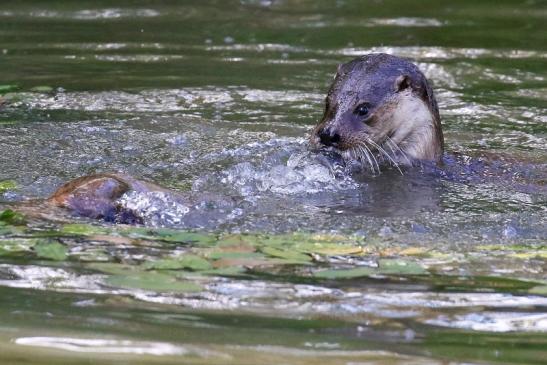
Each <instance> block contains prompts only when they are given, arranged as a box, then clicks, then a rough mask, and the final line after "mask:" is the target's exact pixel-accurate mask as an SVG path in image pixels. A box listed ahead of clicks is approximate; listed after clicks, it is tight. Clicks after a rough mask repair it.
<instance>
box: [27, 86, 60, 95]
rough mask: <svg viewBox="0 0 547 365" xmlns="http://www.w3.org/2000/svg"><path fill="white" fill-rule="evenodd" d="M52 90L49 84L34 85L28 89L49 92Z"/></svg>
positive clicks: (36, 91)
mask: <svg viewBox="0 0 547 365" xmlns="http://www.w3.org/2000/svg"><path fill="white" fill-rule="evenodd" d="M54 90H55V89H54V88H52V87H51V86H47V85H42V86H34V87H33V88H31V89H30V91H32V92H35V93H51V92H53V91H54Z"/></svg>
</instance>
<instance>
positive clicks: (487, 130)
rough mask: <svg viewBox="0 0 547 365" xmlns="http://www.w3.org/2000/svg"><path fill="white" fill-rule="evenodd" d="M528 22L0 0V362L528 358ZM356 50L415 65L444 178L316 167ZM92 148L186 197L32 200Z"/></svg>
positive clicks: (362, 6)
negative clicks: (114, 203)
mask: <svg viewBox="0 0 547 365" xmlns="http://www.w3.org/2000/svg"><path fill="white" fill-rule="evenodd" d="M546 24H547V6H546V4H545V2H542V1H458V2H454V1H344V0H338V1H298V0H292V1H291V0H277V1H276V0H262V1H260V0H241V1H162V2H161V4H159V3H156V2H151V1H115V2H114V1H78V2H72V1H47V2H43V1H24V2H20V1H3V2H2V4H1V5H0V70H1V72H0V95H2V96H0V211H2V210H4V209H14V210H17V211H19V212H20V213H21V214H22V215H18V214H14V213H12V212H11V211H6V212H4V213H2V215H0V363H2V364H107V363H128V364H129V363H131V364H133V363H143V364H149V363H152V364H154V363H158V364H170V363H187V364H317V363H320V364H365V363H366V364H446V363H457V364H459V363H462V364H463V363H477V364H491V363H495V364H498V363H499V364H542V363H544V362H545V360H544V359H545V358H546V357H547V351H546V349H547V336H546V332H547V279H546V272H547V269H546V267H547V265H546V264H547V261H546V260H547V246H546V242H547V229H546V228H545V227H547V214H546V212H547V204H546V202H547V191H546V189H545V182H546V181H547V174H546V171H547V149H546V146H547V144H546V138H547V128H546V123H547V117H546V115H547V113H546V111H547V83H546V78H547V67H546V63H545V61H546V59H547V43H546V42H545V34H547V25H546ZM369 52H387V53H392V54H396V55H399V56H403V57H408V58H410V59H411V60H413V61H414V62H415V63H416V64H417V65H418V66H419V67H420V68H421V69H422V70H423V71H424V73H425V74H426V75H427V77H428V78H429V79H430V80H431V82H432V84H433V87H434V90H435V93H436V96H437V99H438V102H439V107H440V111H441V117H442V121H443V130H444V134H445V140H446V143H447V148H446V149H447V161H451V160H455V161H456V162H452V163H448V164H447V167H446V172H447V176H448V177H439V176H438V175H434V176H432V175H431V174H428V173H427V172H423V171H414V172H413V171H410V172H408V173H407V174H406V175H405V176H400V175H399V174H398V173H397V172H394V171H387V172H385V173H383V174H382V175H380V176H378V177H366V178H365V179H364V180H363V181H353V180H352V179H349V180H347V181H342V182H340V181H335V179H330V180H321V179H319V178H318V177H317V175H315V173H318V172H320V171H321V170H317V169H318V168H319V167H317V166H315V165H313V164H312V162H313V160H312V159H311V157H309V156H308V155H307V154H305V152H303V151H304V150H305V138H304V136H305V135H306V133H307V132H308V131H309V130H310V129H311V128H312V126H313V125H314V124H315V123H316V122H317V121H318V120H319V118H320V117H321V114H322V107H323V106H322V101H323V99H324V95H325V92H326V89H327V87H328V85H329V83H330V81H331V80H332V76H333V74H334V72H335V70H336V66H337V65H338V64H339V63H342V62H346V61H348V60H350V59H351V58H353V57H356V56H358V55H361V54H365V53H369ZM455 153H457V155H454V154H455ZM454 156H457V157H454ZM485 159H486V160H487V161H494V162H493V163H492V164H483V162H482V161H484V160H485ZM299 161H300V162H299ZM301 161H304V164H309V165H310V166H312V167H313V168H315V170H314V169H313V168H312V169H311V170H302V169H303V167H302V166H301V164H300V163H301ZM299 164H300V165H299ZM104 171H121V172H124V173H127V174H130V175H133V176H135V177H138V178H142V179H148V180H151V181H154V182H156V183H159V184H162V185H165V186H168V187H169V188H171V189H175V190H177V191H180V192H182V193H183V194H185V196H188V197H190V198H189V202H188V204H187V205H188V207H189V213H187V214H186V213H185V214H182V218H181V215H180V214H179V212H180V209H182V208H185V206H182V207H181V206H180V205H177V204H176V202H175V203H174V202H172V201H169V200H168V201H161V200H152V201H151V202H150V201H147V200H138V199H141V198H142V197H133V198H134V199H136V201H139V202H147V203H149V204H151V207H152V208H154V207H158V206H159V207H160V208H161V211H162V212H164V214H163V215H151V216H150V220H149V222H148V223H149V224H148V225H147V226H146V227H124V226H120V227H116V226H112V225H109V224H107V223H103V222H91V221H88V220H85V219H79V218H77V217H72V216H70V215H69V214H67V213H66V212H63V211H55V210H51V208H47V207H44V206H42V205H40V199H43V198H45V197H47V196H48V195H49V194H50V193H51V192H53V191H54V190H55V189H56V187H58V186H59V185H60V184H61V183H63V182H64V181H67V180H68V179H71V178H74V177H77V176H81V175H85V174H89V173H95V172H104ZM302 171H304V172H302ZM306 174H307V175H306ZM27 201H31V202H30V203H29V202H27ZM149 208H150V207H149ZM177 209H179V210H177ZM189 230H191V232H189Z"/></svg>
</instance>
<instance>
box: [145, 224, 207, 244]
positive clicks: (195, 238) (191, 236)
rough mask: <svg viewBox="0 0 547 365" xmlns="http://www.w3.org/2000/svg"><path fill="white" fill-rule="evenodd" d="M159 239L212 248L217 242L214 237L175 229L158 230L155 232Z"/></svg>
mask: <svg viewBox="0 0 547 365" xmlns="http://www.w3.org/2000/svg"><path fill="white" fill-rule="evenodd" d="M155 232H156V233H157V235H158V236H159V238H160V239H161V240H163V241H167V242H176V243H189V244H197V245H202V246H210V245H212V244H213V243H215V242H216V241H217V239H216V237H215V236H213V235H208V234H203V233H194V232H183V231H182V232H181V231H178V230H174V229H165V228H162V229H158V230H156V231H155Z"/></svg>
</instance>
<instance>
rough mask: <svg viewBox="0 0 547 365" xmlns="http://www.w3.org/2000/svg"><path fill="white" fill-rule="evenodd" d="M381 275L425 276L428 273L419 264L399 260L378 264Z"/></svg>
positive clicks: (389, 260)
mask: <svg viewBox="0 0 547 365" xmlns="http://www.w3.org/2000/svg"><path fill="white" fill-rule="evenodd" d="M378 264H379V272H380V273H381V274H397V275H424V274H427V271H426V270H425V269H424V268H423V267H422V266H421V265H420V264H418V263H416V262H413V261H406V260H399V259H383V260H380V261H379V262H378Z"/></svg>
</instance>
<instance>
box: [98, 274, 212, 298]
mask: <svg viewBox="0 0 547 365" xmlns="http://www.w3.org/2000/svg"><path fill="white" fill-rule="evenodd" d="M106 283H107V284H108V285H112V286H115V287H120V288H126V289H142V290H150V291H155V292H175V293H188V292H196V291H200V290H202V288H201V286H199V285H198V284H196V283H194V282H190V281H185V280H181V279H178V278H177V277H175V276H172V275H168V274H164V273H155V272H141V273H136V274H133V275H113V276H110V277H108V278H107V279H106Z"/></svg>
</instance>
